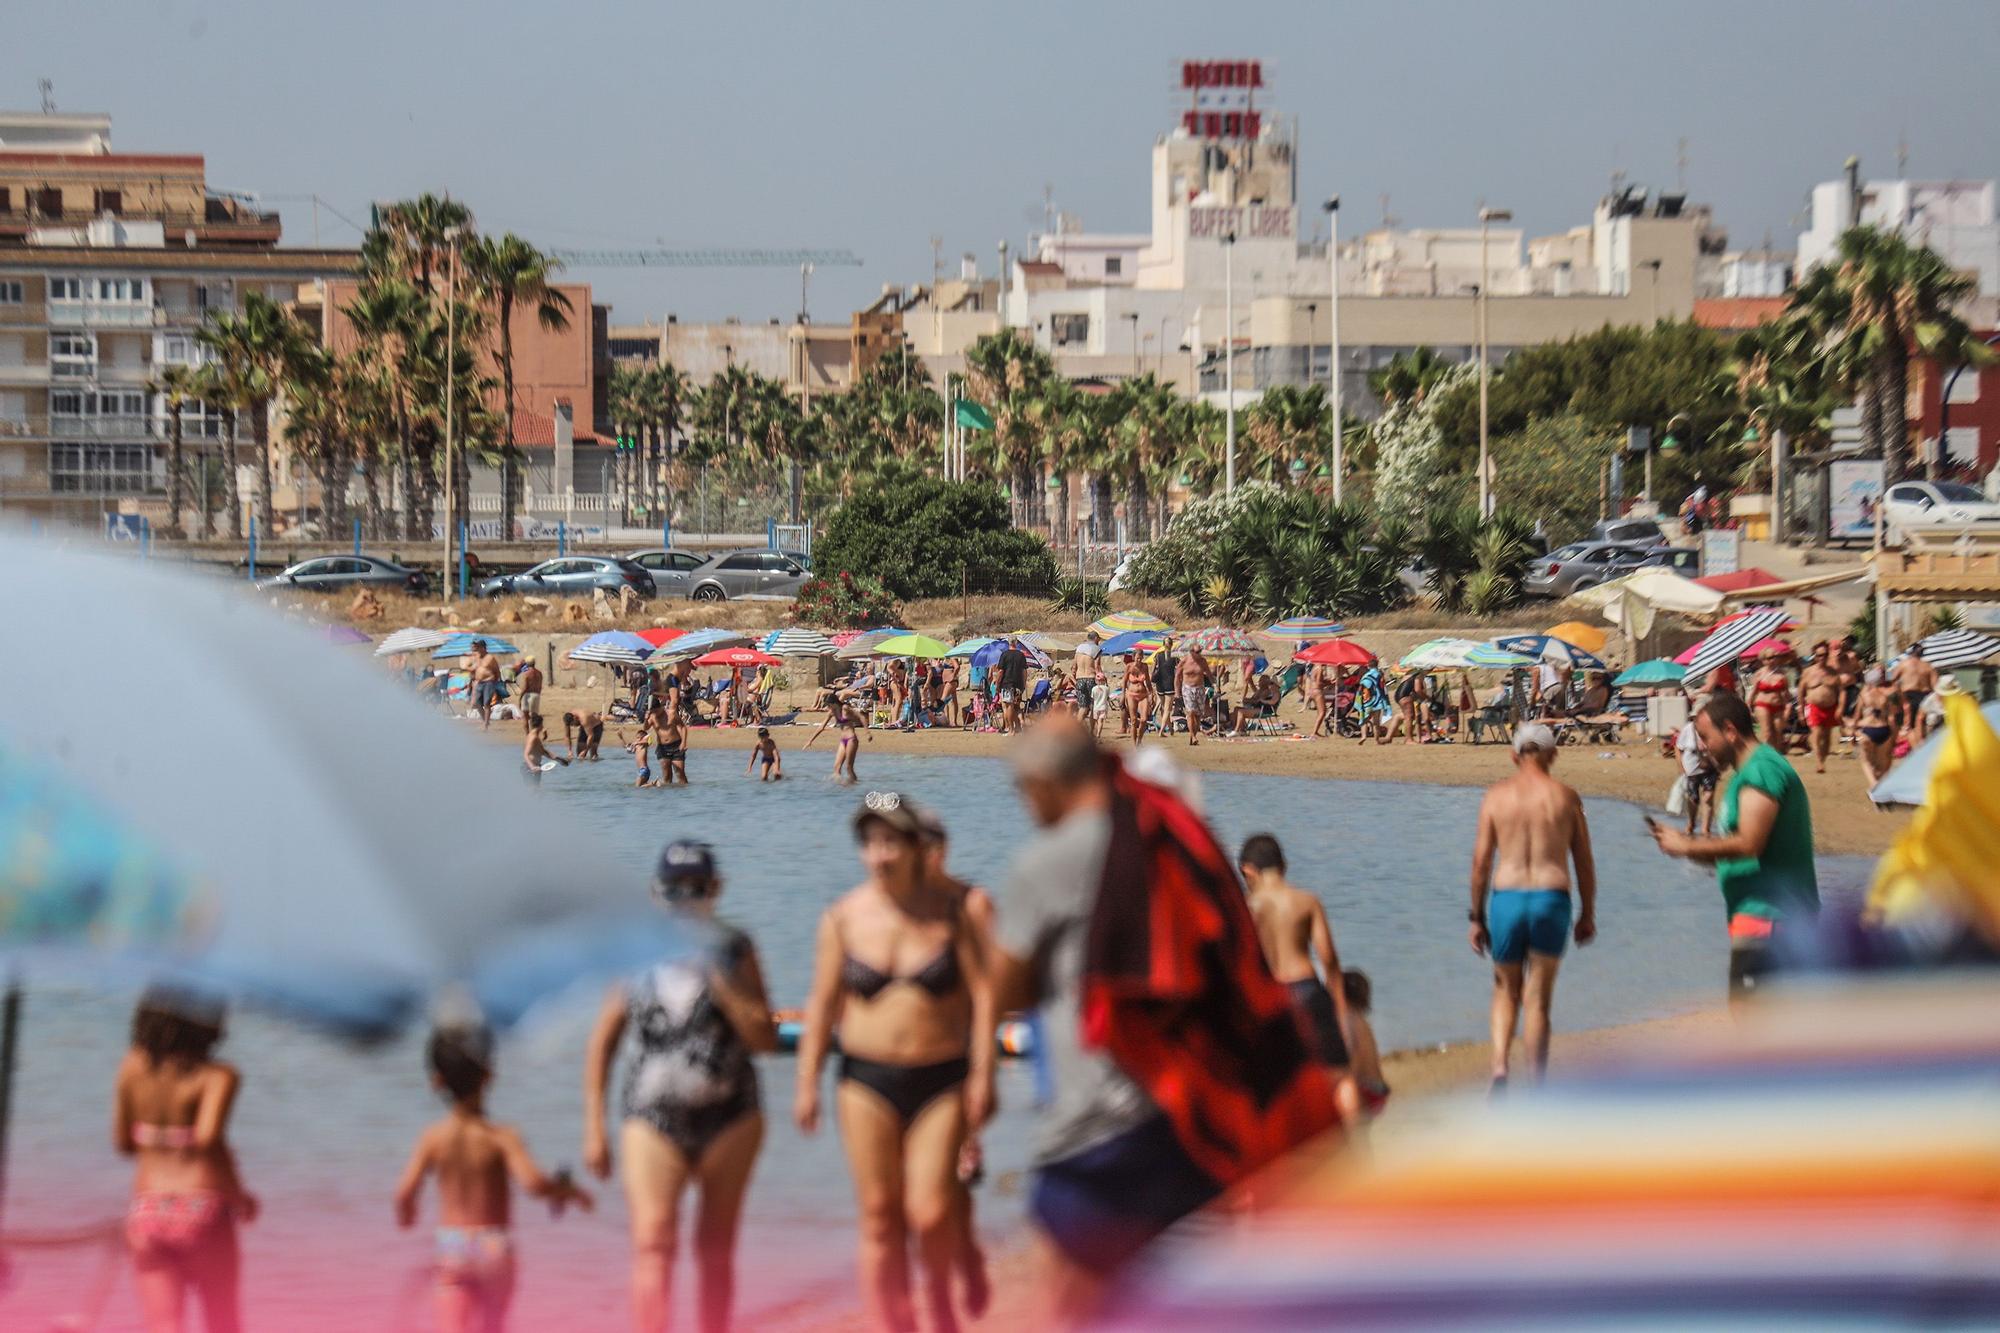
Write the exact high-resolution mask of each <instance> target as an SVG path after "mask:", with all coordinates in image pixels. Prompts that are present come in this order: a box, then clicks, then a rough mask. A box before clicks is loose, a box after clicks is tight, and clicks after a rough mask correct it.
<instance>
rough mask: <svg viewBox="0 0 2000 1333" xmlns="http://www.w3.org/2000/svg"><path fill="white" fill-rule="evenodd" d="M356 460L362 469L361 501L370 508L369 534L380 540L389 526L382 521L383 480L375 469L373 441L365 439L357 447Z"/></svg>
mask: <svg viewBox="0 0 2000 1333" xmlns="http://www.w3.org/2000/svg"><path fill="white" fill-rule="evenodd" d="M354 461H355V463H356V464H357V465H358V466H359V467H360V469H361V496H362V499H361V502H362V504H364V505H366V506H367V508H368V518H367V522H368V536H369V538H370V540H373V541H380V540H381V539H382V538H384V537H386V536H387V535H388V528H387V527H386V525H385V524H384V523H383V521H382V520H383V516H382V482H381V478H380V476H379V475H378V474H377V473H376V471H375V450H374V447H373V441H367V440H364V441H363V442H362V443H361V444H359V445H357V446H356V447H355V455H354Z"/></svg>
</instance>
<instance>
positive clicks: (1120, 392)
mask: <svg viewBox="0 0 2000 1333" xmlns="http://www.w3.org/2000/svg"><path fill="white" fill-rule="evenodd" d="M1183 406H1184V402H1183V400H1182V399H1181V397H1180V395H1179V394H1177V393H1175V392H1174V391H1173V389H1172V388H1170V387H1168V386H1167V385H1166V384H1163V383H1161V382H1160V381H1159V380H1157V379H1155V378H1154V377H1153V376H1152V375H1151V374H1145V375H1141V376H1139V378H1137V379H1132V380H1121V381H1120V382H1119V383H1118V384H1117V385H1116V386H1115V387H1114V388H1113V389H1112V390H1111V392H1110V394H1109V395H1107V397H1106V399H1105V403H1104V415H1105V419H1106V420H1107V421H1108V422H1110V430H1109V436H1110V439H1109V449H1108V451H1107V463H1108V466H1109V470H1111V471H1113V472H1114V473H1115V474H1116V477H1117V480H1116V482H1115V483H1114V486H1115V488H1116V489H1117V490H1118V491H1119V492H1120V493H1122V494H1123V496H1124V497H1125V527H1126V533H1125V535H1126V539H1127V540H1129V541H1134V542H1143V541H1149V540H1151V538H1152V536H1153V525H1154V521H1155V517H1156V513H1155V509H1154V505H1153V496H1154V493H1155V491H1156V490H1157V491H1159V492H1162V493H1164V491H1165V486H1166V483H1167V482H1168V481H1170V480H1171V479H1172V477H1173V476H1174V470H1175V468H1176V466H1177V463H1178V461H1179V456H1180V454H1181V450H1180V448H1178V447H1177V446H1178V444H1179V443H1180V442H1182V441H1184V440H1185V438H1186V437H1185V435H1184V434H1182V433H1181V431H1180V430H1178V429H1177V427H1179V426H1183V425H1185V422H1186V418H1185V416H1184V414H1183V413H1182V411H1181V409H1182V407H1183Z"/></svg>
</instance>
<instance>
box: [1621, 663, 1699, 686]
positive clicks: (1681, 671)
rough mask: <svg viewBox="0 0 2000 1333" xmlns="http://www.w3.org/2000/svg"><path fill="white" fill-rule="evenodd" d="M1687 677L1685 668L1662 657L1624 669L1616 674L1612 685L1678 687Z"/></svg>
mask: <svg viewBox="0 0 2000 1333" xmlns="http://www.w3.org/2000/svg"><path fill="white" fill-rule="evenodd" d="M1686 675H1687V668H1686V667H1684V666H1682V665H1681V664H1680V663H1678V662H1673V661H1669V660H1668V659H1666V658H1664V657H1656V658H1654V659H1653V660H1652V661H1650V662H1641V663H1639V664H1638V665H1637V666H1629V667H1626V668H1625V669H1624V670H1623V671H1621V672H1619V673H1618V678H1617V679H1616V680H1614V681H1612V682H1611V683H1612V684H1613V685H1678V684H1679V683H1680V682H1681V679H1682V678H1683V677H1685V676H1686Z"/></svg>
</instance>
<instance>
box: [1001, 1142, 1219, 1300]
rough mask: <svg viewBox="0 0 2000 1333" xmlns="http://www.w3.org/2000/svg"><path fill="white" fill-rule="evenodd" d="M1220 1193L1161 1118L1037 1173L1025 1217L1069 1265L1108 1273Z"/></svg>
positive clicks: (1210, 1178)
mask: <svg viewBox="0 0 2000 1333" xmlns="http://www.w3.org/2000/svg"><path fill="white" fill-rule="evenodd" d="M1220 1193H1222V1186H1221V1185H1219V1184H1217V1183H1216V1182H1215V1180H1214V1178H1213V1177H1211V1176H1210V1175H1209V1174H1208V1173H1207V1172H1206V1171H1203V1170H1202V1169H1201V1168H1200V1167H1199V1166H1196V1165H1195V1163H1194V1159H1192V1158H1190V1157H1189V1156H1188V1155H1187V1150H1186V1149H1184V1148H1182V1147H1181V1145H1180V1140H1178V1139H1176V1138H1175V1137H1174V1131H1173V1127H1172V1126H1171V1125H1169V1124H1168V1123H1167V1118H1166V1117H1165V1116H1162V1115H1155V1116H1151V1117H1149V1118H1147V1119H1146V1120H1143V1121H1141V1122H1140V1123H1139V1124H1137V1125H1134V1126H1133V1127H1132V1128H1130V1129H1128V1130H1126V1131H1125V1132H1124V1133H1122V1134H1118V1135H1115V1136H1113V1137H1112V1138H1110V1139H1107V1140H1105V1141H1104V1142H1103V1143H1100V1144H1097V1145H1096V1146H1094V1147H1090V1148H1086V1149H1084V1150H1083V1151H1082V1152H1080V1153H1077V1154H1076V1155H1075V1156H1072V1157H1065V1158H1063V1159H1062V1160H1060V1161H1056V1162H1050V1163H1049V1164H1047V1165H1046V1166H1044V1167H1042V1169H1041V1170H1040V1171H1038V1172H1036V1173H1035V1183H1034V1187H1033V1189H1032V1191H1031V1193H1030V1196H1029V1199H1028V1211H1029V1213H1030V1214H1031V1215H1032V1216H1033V1217H1034V1219H1035V1225H1036V1226H1037V1227H1039V1228H1040V1229H1041V1231H1042V1233H1043V1234H1044V1235H1046V1236H1047V1237H1048V1238H1049V1239H1050V1240H1051V1241H1053V1242H1054V1243H1055V1245H1056V1247H1057V1248H1058V1249H1060V1250H1061V1251H1062V1252H1063V1253H1064V1254H1065V1255H1067V1256H1068V1257H1069V1258H1070V1260H1071V1261H1073V1262H1075V1263H1077V1264H1080V1265H1082V1266H1083V1267H1085V1268H1088V1269H1090V1270H1091V1271H1092V1272H1094V1273H1110V1272H1112V1271H1114V1270H1115V1269H1118V1268H1120V1267H1122V1266H1123V1265H1124V1264H1125V1263H1126V1261H1127V1260H1129V1259H1131V1258H1132V1256H1133V1255H1135V1254H1137V1253H1138V1252H1139V1251H1140V1250H1142V1249H1144V1248H1145V1247H1146V1246H1147V1244H1149V1243H1150V1242H1151V1241H1152V1240H1153V1239H1154V1238H1155V1237H1156V1236H1158V1235H1159V1234H1160V1233H1161V1232H1163V1231H1165V1230H1166V1229H1167V1228H1168V1227H1170V1226H1172V1225H1173V1224H1174V1223H1176V1222H1178V1221H1180V1220H1181V1219H1182V1218H1183V1217H1186V1216H1187V1215H1188V1214H1189V1213H1191V1212H1193V1211H1194V1210H1195V1209H1197V1208H1200V1207H1201V1206H1202V1205H1204V1204H1206V1203H1208V1202H1209V1201H1211V1200H1212V1199H1214V1198H1215V1197H1216V1196H1217V1195H1219V1194H1220Z"/></svg>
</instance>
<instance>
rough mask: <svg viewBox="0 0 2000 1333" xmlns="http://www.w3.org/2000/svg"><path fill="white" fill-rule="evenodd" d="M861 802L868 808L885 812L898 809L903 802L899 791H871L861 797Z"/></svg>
mask: <svg viewBox="0 0 2000 1333" xmlns="http://www.w3.org/2000/svg"><path fill="white" fill-rule="evenodd" d="M861 803H862V804H863V805H865V806H867V807H868V808H869V809H870V810H877V811H881V812H883V813H885V814H886V813H887V812H889V811H891V810H896V809H900V808H901V807H902V804H903V797H902V794H901V793H900V792H893V791H871V792H869V793H868V794H867V795H866V796H864V797H862V798H861Z"/></svg>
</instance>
